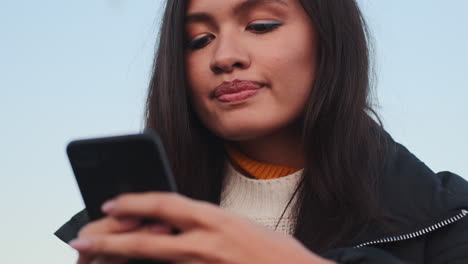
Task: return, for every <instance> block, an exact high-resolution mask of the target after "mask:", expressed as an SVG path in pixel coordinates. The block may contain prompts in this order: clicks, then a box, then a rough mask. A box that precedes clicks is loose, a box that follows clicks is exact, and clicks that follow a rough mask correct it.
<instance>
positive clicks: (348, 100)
mask: <svg viewBox="0 0 468 264" xmlns="http://www.w3.org/2000/svg"><path fill="white" fill-rule="evenodd" d="M299 1H300V2H301V4H302V6H303V8H304V10H305V11H306V12H307V14H308V15H309V17H310V18H311V19H312V21H313V23H314V24H315V27H316V30H317V32H318V38H319V43H318V45H319V60H318V68H317V73H316V80H315V83H314V87H313V89H312V93H311V95H310V98H309V101H308V104H307V106H306V109H305V110H304V124H303V127H304V129H303V142H304V149H305V155H306V156H305V161H306V165H305V168H304V173H303V177H302V179H301V181H300V184H299V187H298V189H297V195H298V203H297V204H296V206H295V207H294V209H295V210H294V212H295V213H296V215H297V217H298V218H297V219H298V220H297V223H296V226H295V232H294V235H295V237H296V238H297V239H298V240H300V241H301V242H302V243H303V244H304V245H305V246H306V247H308V248H309V249H311V250H313V251H314V252H318V253H320V252H323V251H325V250H327V249H330V248H333V247H335V246H341V245H345V244H346V243H349V241H351V240H352V239H353V237H355V236H357V234H358V233H359V232H360V231H361V230H362V229H363V228H364V226H366V224H369V223H371V222H374V221H377V220H379V217H380V214H379V210H378V206H377V202H376V200H377V195H378V190H377V186H378V185H377V175H378V174H379V173H381V172H382V169H383V164H384V162H383V161H384V153H385V151H384V150H385V145H386V144H385V135H384V132H383V129H382V127H381V125H380V123H379V122H376V121H375V119H374V118H372V117H373V115H372V113H374V112H373V111H372V108H371V107H370V102H369V95H370V85H369V71H370V70H369V68H370V67H369V49H368V39H367V36H368V34H367V33H366V32H367V31H366V25H365V22H364V19H363V17H362V15H361V13H360V10H359V8H358V5H357V3H356V2H355V0H333V1H330V0H299ZM166 5H167V6H166V9H165V10H166V11H165V13H164V18H163V23H162V29H161V31H160V36H159V43H158V47H157V51H156V56H155V62H154V69H153V76H152V79H151V83H150V87H149V95H148V100H147V112H146V114H147V115H146V127H147V128H148V129H153V130H155V131H157V132H158V133H159V134H160V135H161V137H162V139H163V141H164V144H165V147H166V150H167V152H168V155H169V159H170V162H171V164H172V167H173V170H174V173H175V175H176V177H177V183H178V185H179V188H180V192H181V193H183V194H185V195H187V196H189V197H192V198H195V199H200V200H206V201H210V202H212V203H216V204H219V202H220V195H221V188H222V182H223V175H224V170H225V164H226V161H227V159H226V154H225V150H224V148H223V142H222V139H220V138H218V137H216V136H215V135H214V134H213V133H211V132H210V131H209V130H208V129H206V128H205V127H204V125H203V124H202V123H201V122H200V120H199V119H198V118H197V116H196V115H195V113H194V110H193V108H192V106H191V102H190V99H189V86H188V84H187V80H186V73H185V57H184V56H185V41H186V40H185V34H184V23H185V21H184V17H185V12H186V8H187V1H186V0H168V1H167V3H166ZM311 45H313V44H312V43H311Z"/></svg>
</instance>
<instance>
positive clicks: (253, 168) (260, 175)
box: [226, 146, 301, 180]
mask: <svg viewBox="0 0 468 264" xmlns="http://www.w3.org/2000/svg"><path fill="white" fill-rule="evenodd" d="M226 152H227V154H228V157H229V158H230V160H231V162H232V163H233V165H234V166H235V167H238V168H240V169H241V170H243V171H244V172H245V173H246V174H248V175H246V176H249V177H252V178H254V179H257V180H268V179H276V178H280V177H284V176H287V175H290V174H293V173H295V172H297V171H300V170H301V169H297V168H289V167H283V166H277V165H273V164H268V163H263V162H259V161H256V160H253V159H251V158H249V157H247V156H245V155H243V154H242V153H240V152H238V151H237V150H235V149H233V148H232V147H229V146H226Z"/></svg>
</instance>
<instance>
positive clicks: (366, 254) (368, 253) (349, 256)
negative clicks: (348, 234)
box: [323, 247, 407, 264]
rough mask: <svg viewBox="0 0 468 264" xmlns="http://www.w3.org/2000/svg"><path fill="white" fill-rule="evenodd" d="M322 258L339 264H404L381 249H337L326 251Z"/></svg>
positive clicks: (404, 263)
mask: <svg viewBox="0 0 468 264" xmlns="http://www.w3.org/2000/svg"><path fill="white" fill-rule="evenodd" d="M323 257H324V258H327V259H329V260H333V261H335V262H337V263H340V264H376V263H379V264H406V263H407V262H404V261H402V260H400V259H398V258H396V257H395V256H393V255H391V254H390V253H387V252H386V251H384V250H382V249H377V248H371V247H364V248H337V249H333V250H331V251H328V252H327V253H325V254H324V255H323Z"/></svg>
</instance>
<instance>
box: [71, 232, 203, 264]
mask: <svg viewBox="0 0 468 264" xmlns="http://www.w3.org/2000/svg"><path fill="white" fill-rule="evenodd" d="M195 244H196V243H189V240H186V239H182V238H181V237H180V236H171V235H154V234H150V233H148V232H129V233H121V234H106V235H99V236H94V237H86V238H84V237H83V238H79V239H77V240H76V241H75V242H74V244H72V245H71V246H72V247H73V248H75V249H76V250H78V251H79V252H80V254H88V255H112V256H120V257H125V258H137V259H141V258H143V259H154V260H165V261H176V260H182V259H188V258H189V257H190V258H193V257H194V256H195V255H196V253H195V252H196V251H195V250H194V248H195V246H196V245H195Z"/></svg>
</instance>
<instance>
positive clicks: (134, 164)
mask: <svg viewBox="0 0 468 264" xmlns="http://www.w3.org/2000/svg"><path fill="white" fill-rule="evenodd" d="M67 154H68V158H69V160H70V163H71V166H72V169H73V172H74V174H75V178H76V181H77V183H78V186H79V189H80V192H81V195H82V197H83V200H84V203H85V206H86V210H87V212H88V216H89V218H90V220H96V219H99V218H101V217H103V216H104V214H103V213H102V211H101V206H102V204H103V203H104V202H105V201H107V200H109V199H112V198H115V197H116V196H117V195H119V194H122V193H135V192H148V191H169V192H177V188H176V183H175V179H174V176H173V174H172V171H171V168H170V166H169V162H168V159H167V156H166V154H165V151H164V147H163V144H162V141H161V139H160V137H159V136H158V135H157V134H156V133H154V132H145V133H141V134H133V135H124V136H115V137H102V138H93V139H83V140H75V141H72V142H70V143H69V144H68V146H67Z"/></svg>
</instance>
